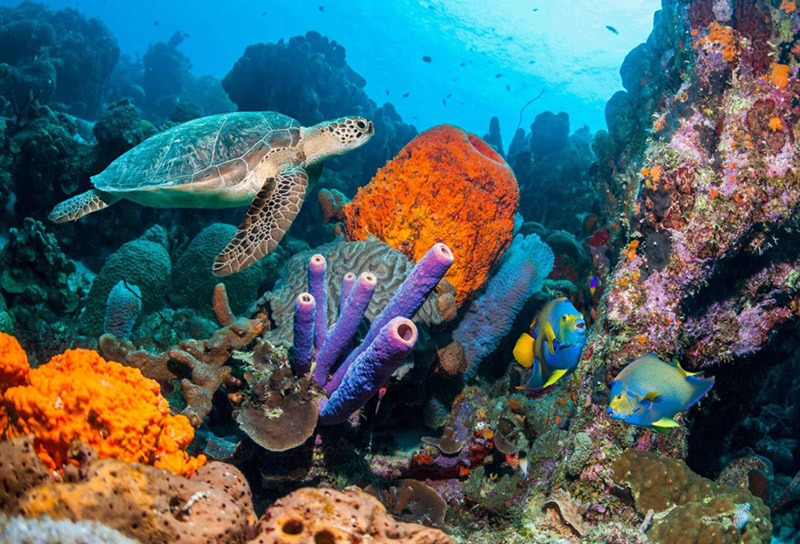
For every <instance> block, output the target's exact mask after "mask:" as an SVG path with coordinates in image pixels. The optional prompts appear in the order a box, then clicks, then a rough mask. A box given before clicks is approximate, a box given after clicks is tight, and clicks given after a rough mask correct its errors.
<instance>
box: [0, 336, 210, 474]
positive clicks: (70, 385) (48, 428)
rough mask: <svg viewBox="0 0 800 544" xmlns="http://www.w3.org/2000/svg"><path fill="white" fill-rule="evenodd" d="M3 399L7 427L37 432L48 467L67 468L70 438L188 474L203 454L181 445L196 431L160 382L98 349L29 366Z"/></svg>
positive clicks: (6, 431)
mask: <svg viewBox="0 0 800 544" xmlns="http://www.w3.org/2000/svg"><path fill="white" fill-rule="evenodd" d="M3 336H5V335H3ZM4 343H10V340H8V339H7V338H6V339H5V340H4ZM10 356H11V358H15V357H18V355H17V354H14V353H11V354H10ZM5 387H7V385H6V384H4V389H5ZM2 403H3V407H4V409H5V411H6V413H7V422H6V425H5V427H4V428H3V430H2V434H3V435H4V436H6V437H9V438H12V437H17V436H24V435H26V434H29V433H32V434H33V435H34V436H35V444H36V451H37V453H38V455H39V457H40V458H41V459H42V461H43V462H44V463H45V464H46V465H47V467H48V468H49V469H50V470H60V469H62V468H63V467H64V465H65V463H66V462H67V459H68V456H67V453H68V450H69V447H70V444H71V443H72V441H73V440H81V441H83V442H86V443H87V444H89V445H90V446H92V447H93V448H95V449H96V450H97V452H98V454H99V455H100V456H101V457H115V458H118V459H123V460H128V461H136V462H141V463H147V464H153V465H155V466H157V467H163V468H166V469H168V470H170V471H172V472H175V473H178V474H191V473H192V472H193V471H194V470H195V469H196V468H197V467H198V466H200V465H202V464H203V462H204V461H205V458H204V457H203V456H200V457H197V458H192V457H189V456H188V455H187V454H186V452H185V451H184V448H186V446H188V444H189V442H191V440H192V438H193V437H194V431H193V429H192V428H191V426H190V425H189V421H188V420H187V419H186V418H185V417H183V416H172V415H170V413H169V405H168V404H167V401H166V399H165V398H164V397H162V396H161V394H160V391H159V386H158V383H156V382H155V381H153V380H149V379H147V378H145V377H143V376H142V374H141V372H139V371H138V370H136V369H133V368H126V367H124V366H122V365H120V364H119V363H115V362H107V361H105V360H104V359H103V358H101V357H100V356H99V355H98V354H97V353H95V352H93V351H88V350H80V349H78V350H69V351H66V352H64V353H63V354H61V355H58V356H56V357H54V358H53V359H51V360H50V362H49V363H47V364H45V365H42V366H40V367H38V368H35V369H32V370H30V372H29V375H28V380H27V383H25V384H23V385H16V386H13V387H10V388H7V389H5V390H4V393H3V399H2Z"/></svg>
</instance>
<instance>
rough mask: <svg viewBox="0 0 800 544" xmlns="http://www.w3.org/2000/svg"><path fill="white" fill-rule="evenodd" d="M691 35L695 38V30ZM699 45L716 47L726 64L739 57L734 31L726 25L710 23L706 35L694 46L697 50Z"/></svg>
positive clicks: (737, 42)
mask: <svg viewBox="0 0 800 544" xmlns="http://www.w3.org/2000/svg"><path fill="white" fill-rule="evenodd" d="M692 35H693V36H696V35H697V32H696V30H693V31H692ZM699 45H708V46H712V47H718V48H719V50H720V52H721V53H722V58H724V59H725V60H726V61H728V62H733V61H735V60H736V57H737V56H739V41H738V38H737V36H736V31H735V30H734V29H733V28H732V27H729V26H727V25H721V24H719V23H717V22H712V23H711V24H710V25H708V34H706V35H704V36H701V37H700V38H699V39H698V40H697V41H696V42H695V44H694V48H695V49H697V47H698V46H699Z"/></svg>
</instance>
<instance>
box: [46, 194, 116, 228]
mask: <svg viewBox="0 0 800 544" xmlns="http://www.w3.org/2000/svg"><path fill="white" fill-rule="evenodd" d="M118 200H119V197H118V196H114V195H111V194H108V193H104V192H103V191H98V190H97V189H90V190H88V191H86V192H85V193H81V194H79V195H76V196H73V197H72V198H68V199H67V200H65V201H64V202H61V203H60V204H57V205H56V207H55V208H53V211H52V212H50V215H49V216H47V217H48V219H50V221H52V222H54V223H66V222H67V221H75V220H77V219H80V218H81V217H83V216H84V215H87V214H90V213H92V212H96V211H99V210H102V209H103V208H108V207H109V206H111V205H112V204H114V203H115V202H117V201H118Z"/></svg>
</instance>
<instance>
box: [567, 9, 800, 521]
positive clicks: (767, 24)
mask: <svg viewBox="0 0 800 544" xmlns="http://www.w3.org/2000/svg"><path fill="white" fill-rule="evenodd" d="M711 4H712V3H711V2H693V3H691V4H683V3H679V2H665V4H664V10H663V11H662V12H661V14H660V15H659V18H658V20H657V21H656V27H655V30H654V35H655V37H654V38H653V40H655V41H658V42H659V44H658V45H657V47H656V49H662V48H668V49H671V50H672V51H673V53H672V55H673V57H674V58H675V59H676V60H678V59H686V58H691V59H692V62H691V64H689V65H688V66H686V70H685V72H684V73H683V76H682V77H681V80H680V81H679V82H678V85H677V86H676V85H675V81H674V77H675V76H676V72H675V71H674V70H673V68H671V67H670V66H667V67H666V70H665V71H664V70H663V68H662V67H659V68H658V70H659V72H660V73H661V74H662V75H661V76H659V78H662V79H661V82H662V83H663V86H659V85H649V86H648V89H647V90H646V93H649V95H650V96H651V97H652V104H653V107H655V104H663V105H664V111H663V114H662V115H660V116H658V117H657V118H655V122H654V123H653V125H652V126H650V125H649V124H648V125H646V127H645V128H648V129H651V132H650V136H651V137H650V138H645V136H646V135H647V134H646V133H643V132H638V133H637V134H633V135H631V136H630V137H629V138H630V140H631V141H632V142H633V141H637V142H640V143H641V146H642V147H641V149H643V157H644V158H643V162H642V163H641V164H628V165H627V167H626V168H625V169H620V170H618V174H616V178H615V179H616V182H615V183H616V185H615V187H616V188H615V189H613V190H612V191H610V194H609V198H610V199H611V200H612V201H613V202H609V205H608V209H610V210H611V209H615V210H616V214H617V215H615V217H617V218H618V220H619V224H618V226H617V227H616V228H617V229H618V232H623V233H625V235H626V237H627V239H626V241H625V244H624V246H623V248H622V251H620V252H619V254H618V256H617V259H618V260H617V262H616V265H614V269H613V272H612V274H611V276H610V277H609V278H608V280H607V283H606V289H605V294H604V296H603V299H602V300H601V305H600V307H599V308H598V312H597V321H596V322H595V325H594V331H593V334H592V335H591V337H590V339H589V341H588V343H587V347H586V349H585V350H584V355H583V361H582V363H581V365H580V366H579V369H578V374H579V383H578V385H577V387H576V388H575V394H576V396H577V397H578V398H579V399H583V402H579V403H578V404H577V407H578V413H577V416H576V417H575V418H574V419H573V421H572V424H571V426H570V436H571V437H575V436H577V435H578V434H580V432H586V433H587V434H589V436H591V437H592V438H593V439H594V444H595V445H594V450H593V451H592V453H591V455H590V456H589V459H588V461H587V466H594V467H595V469H596V471H594V473H593V474H592V477H591V478H586V477H584V476H585V474H586V470H587V469H586V468H584V471H583V472H582V475H581V476H582V477H581V479H579V480H577V481H575V482H565V486H566V487H567V488H568V489H570V490H571V491H572V492H573V493H572V494H573V495H575V496H578V497H580V498H581V499H584V498H585V499H588V498H594V497H597V496H598V493H602V492H603V491H602V490H603V489H607V485H608V482H609V480H610V477H609V475H608V472H607V460H608V459H613V458H615V457H617V456H618V455H620V454H621V451H622V450H623V449H625V448H628V447H632V446H634V445H636V447H638V448H640V449H654V450H657V451H659V452H660V453H661V454H663V455H667V456H671V457H683V456H685V455H686V435H685V433H684V425H683V424H684V423H685V421H686V420H687V419H688V418H689V417H691V415H692V414H691V412H690V413H689V416H688V417H687V418H683V419H682V420H681V423H682V425H681V427H680V428H678V429H675V430H673V432H672V433H670V435H665V436H658V437H654V436H653V435H652V434H651V433H650V431H641V430H638V429H635V430H632V429H630V428H625V427H619V424H617V423H609V422H608V421H606V417H607V416H606V415H605V412H604V410H605V407H606V406H607V403H608V389H607V387H608V381H609V380H610V379H611V378H613V377H614V376H615V375H616V374H617V372H618V371H619V370H620V369H621V368H622V367H623V366H624V365H625V364H627V363H628V362H630V361H631V360H633V359H635V358H636V357H638V356H640V355H642V354H644V353H648V352H654V353H657V354H658V355H659V356H661V357H662V358H665V359H666V358H670V359H672V358H675V359H678V360H680V361H681V364H682V365H683V366H684V368H687V369H688V370H689V371H697V370H699V369H700V368H703V369H705V370H706V371H707V372H711V373H714V372H715V371H717V370H719V371H720V372H722V371H723V370H722V368H723V367H724V366H726V365H728V364H729V363H730V361H731V360H739V361H748V362H751V363H752V362H754V361H758V357H759V356H760V355H762V354H764V353H765V352H764V350H765V348H768V347H769V345H770V339H771V338H773V337H774V336H775V335H776V334H778V331H779V327H778V325H780V324H781V323H783V324H784V326H785V324H787V323H789V322H790V321H791V320H794V319H795V318H796V314H795V313H794V312H793V306H792V300H793V298H794V295H795V294H796V293H797V291H798V282H797V279H796V273H795V272H793V271H792V268H794V267H796V262H795V261H796V248H797V244H796V238H793V235H792V234H791V233H792V231H793V230H794V229H795V226H794V225H795V223H796V221H795V219H794V218H795V217H796V214H797V202H798V195H799V194H800V185H798V179H797V176H796V175H795V170H796V169H797V167H798V157H797V156H796V149H795V147H796V146H794V145H793V144H792V141H793V138H794V131H795V130H796V124H795V121H796V112H795V109H794V108H795V106H794V105H793V104H792V99H791V96H792V93H793V92H794V91H793V90H792V89H794V88H796V86H797V84H798V83H797V80H796V76H794V75H792V74H791V72H790V74H789V75H788V77H787V78H786V79H785V81H784V80H783V79H782V78H777V79H776V78H774V77H773V78H771V77H770V76H771V75H772V72H771V63H772V59H773V57H772V56H771V55H773V52H774V54H775V55H778V51H780V50H781V48H782V47H784V45H782V44H787V40H789V41H791V40H793V38H789V37H787V35H785V34H784V33H782V31H781V30H780V29H781V28H783V26H784V25H785V24H788V23H787V18H791V17H794V15H789V14H787V13H785V12H783V11H781V10H775V9H773V8H772V7H771V6H770V5H767V3H764V2H745V3H743V4H742V5H741V6H739V4H737V8H736V9H737V10H739V11H737V13H736V16H735V17H734V16H733V15H732V14H731V12H730V10H728V11H725V10H716V11H715V10H712V9H711ZM665 20H666V21H668V22H667V23H664V22H663V21H665ZM664 25H666V27H667V28H669V29H670V30H669V31H668V32H666V33H663V34H661V35H659V32H661V30H663V29H664V28H665V27H664ZM669 25H674V26H673V27H670V26H669ZM723 27H726V28H723ZM728 29H730V30H728ZM728 40H730V43H728ZM787 46H788V45H787ZM731 47H733V50H731V49H730V48H731ZM773 47H774V48H775V49H772V48H773ZM731 51H734V52H735V54H732V53H731ZM671 62H672V61H670V63H671ZM654 64H655V63H654ZM654 64H653V65H654ZM680 66H681V65H679V66H678V67H676V69H677V75H678V76H680V75H681V74H680ZM624 74H625V69H623V75H624ZM734 74H737V75H734ZM662 76H663V77H662ZM624 79H626V76H625V75H624ZM630 85H635V86H636V87H641V86H642V85H641V84H639V83H638V82H637V83H636V84H632V83H631V81H627V82H626V86H630ZM640 90H641V89H640ZM640 99H641V100H647V99H646V98H645V97H640ZM648 103H649V102H648ZM648 108H650V106H646V107H644V108H643V110H644V111H646V110H647V109H648ZM773 119H776V121H773ZM773 127H774V128H773ZM642 130H644V129H642ZM622 153H623V155H624V151H623V152H622ZM620 164H621V163H619V162H618V165H620ZM612 236H613V234H612ZM612 262H613V261H612ZM756 364H757V363H756ZM740 373H741V371H740V372H739V373H737V375H740ZM726 377H728V379H733V374H726ZM601 437H603V439H601ZM573 439H574V438H573ZM609 506H611V510H612V511H615V510H616V508H617V507H618V505H615V504H613V502H612V503H609ZM751 516H752V512H751ZM751 519H752V518H751Z"/></svg>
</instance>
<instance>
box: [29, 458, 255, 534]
mask: <svg viewBox="0 0 800 544" xmlns="http://www.w3.org/2000/svg"><path fill="white" fill-rule="evenodd" d="M224 470H225V471H226V472H227V473H228V474H229V475H232V476H233V478H236V479H237V480H238V481H240V482H242V481H243V478H242V476H241V474H240V473H239V472H238V470H237V469H235V468H234V467H232V466H230V465H226V466H225V468H224ZM81 472H82V473H84V474H85V475H86V476H84V477H82V478H80V479H79V480H78V481H75V482H65V483H57V482H56V481H50V482H47V483H43V484H41V485H39V486H37V487H35V488H33V489H31V490H29V491H28V492H26V493H25V494H24V495H23V496H22V497H21V498H20V499H19V501H18V502H17V504H16V506H15V511H16V512H18V513H19V514H21V515H22V516H25V517H37V518H38V517H41V516H48V517H50V518H53V519H72V520H94V521H98V522H101V523H103V524H105V525H107V526H108V527H111V528H113V529H116V530H117V531H119V532H121V533H123V534H124V535H126V536H128V537H130V538H134V539H136V540H137V541H139V542H154V543H165V544H166V543H168V542H176V541H179V540H180V541H181V542H244V541H245V536H246V534H247V527H248V523H249V522H250V521H252V520H253V519H254V517H255V516H254V514H253V513H252V511H248V510H247V509H246V507H243V501H242V499H241V498H238V499H236V498H234V497H233V496H231V495H230V494H228V493H227V492H226V490H225V489H224V487H221V486H220V485H219V484H220V482H218V481H215V482H214V483H213V484H209V483H206V481H205V479H206V478H205V477H194V476H192V477H190V478H189V479H187V478H184V477H181V476H177V475H175V474H171V473H169V472H166V471H164V470H160V469H157V468H154V467H149V466H145V465H139V464H136V463H125V462H123V461H118V460H114V459H102V460H98V461H93V462H90V463H88V464H87V466H86V467H85V468H84V469H83V470H82V471H81ZM245 485H246V484H245ZM248 494H249V490H248ZM244 504H246V501H244Z"/></svg>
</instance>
